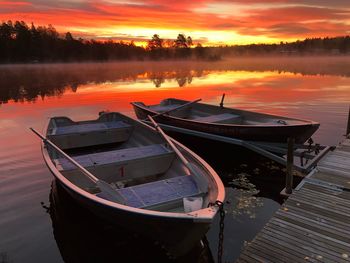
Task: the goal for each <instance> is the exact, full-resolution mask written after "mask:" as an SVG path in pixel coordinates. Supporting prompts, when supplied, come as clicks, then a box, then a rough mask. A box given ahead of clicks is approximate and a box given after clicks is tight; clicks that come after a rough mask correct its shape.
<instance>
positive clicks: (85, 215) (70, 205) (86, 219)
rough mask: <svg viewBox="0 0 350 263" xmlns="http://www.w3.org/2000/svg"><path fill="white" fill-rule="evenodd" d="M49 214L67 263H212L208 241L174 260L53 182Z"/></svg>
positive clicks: (158, 247) (151, 243)
mask: <svg viewBox="0 0 350 263" xmlns="http://www.w3.org/2000/svg"><path fill="white" fill-rule="evenodd" d="M51 187H52V188H51V193H50V207H49V208H48V207H45V205H44V209H45V211H47V212H48V213H49V214H50V217H51V220H52V227H53V233H54V237H55V239H56V242H57V245H58V247H59V250H60V252H61V256H62V258H63V260H64V261H65V262H205V263H211V262H213V259H212V255H211V252H210V249H209V247H208V245H207V243H206V242H201V243H198V244H197V246H196V247H194V248H193V249H192V250H191V251H190V252H189V253H188V254H187V255H185V256H183V257H181V258H177V259H172V258H169V256H168V255H167V254H166V252H165V251H164V250H163V249H162V248H161V246H160V245H157V244H154V243H153V242H150V241H149V240H147V239H145V238H143V237H141V236H139V235H138V234H136V233H131V232H128V231H127V230H125V229H124V228H121V227H117V226H115V225H111V224H110V223H108V222H106V221H105V220H102V219H100V218H98V217H96V216H95V215H94V214H92V213H91V212H90V211H89V210H87V209H85V208H84V207H81V206H80V205H79V204H77V203H76V202H75V200H73V199H72V198H71V197H70V196H69V195H68V194H67V193H66V191H65V190H64V189H63V188H62V186H60V184H59V183H58V182H57V181H53V182H52V186H51Z"/></svg>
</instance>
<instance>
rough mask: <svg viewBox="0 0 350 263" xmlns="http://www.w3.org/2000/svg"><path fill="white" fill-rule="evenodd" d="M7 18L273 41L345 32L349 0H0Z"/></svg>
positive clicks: (71, 27) (105, 35) (138, 33)
mask: <svg viewBox="0 0 350 263" xmlns="http://www.w3.org/2000/svg"><path fill="white" fill-rule="evenodd" d="M7 20H13V21H14V20H23V21H25V22H27V23H31V22H34V24H35V25H48V24H52V25H53V26H54V27H55V28H56V29H57V30H58V31H59V32H61V33H64V32H67V31H70V32H72V33H73V36H75V37H82V38H94V39H110V38H112V39H115V40H128V41H130V40H134V41H135V42H136V43H137V44H142V43H145V41H146V40H147V39H150V38H151V36H152V35H153V34H159V35H160V37H161V38H164V39H174V38H176V36H177V34H179V33H184V34H185V35H187V36H188V35H189V36H191V37H192V38H193V40H194V42H195V43H197V42H201V43H202V44H204V45H222V44H229V45H231V44H249V43H278V42H280V41H294V40H296V39H304V38H307V37H326V36H340V35H348V34H350V0H267V1H259V0H231V1H225V0H208V1H205V0H199V1H195V0H192V1H188V0H178V1H174V0H138V1H128V0H29V1H12V0H10V1H1V0H0V21H7Z"/></svg>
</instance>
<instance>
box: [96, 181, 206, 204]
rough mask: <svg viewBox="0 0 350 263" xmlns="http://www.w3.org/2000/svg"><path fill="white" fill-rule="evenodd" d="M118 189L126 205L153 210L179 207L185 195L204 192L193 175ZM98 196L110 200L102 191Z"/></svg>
mask: <svg viewBox="0 0 350 263" xmlns="http://www.w3.org/2000/svg"><path fill="white" fill-rule="evenodd" d="M116 191H117V192H118V193H119V194H120V195H121V196H122V197H123V198H124V199H125V200H126V205H128V206H132V207H135V208H147V209H153V210H166V209H171V208H174V207H178V206H179V205H181V204H182V202H183V198H184V197H192V196H198V195H201V194H204V193H202V192H201V191H200V190H199V188H198V187H197V185H196V183H195V180H194V179H193V176H191V175H188V176H177V177H173V178H170V179H165V180H161V181H156V182H151V183H146V184H141V185H136V186H131V187H126V188H122V189H117V190H116ZM97 196H99V197H102V198H105V199H107V200H108V197H107V196H106V197H105V196H104V195H103V194H102V193H98V194H97Z"/></svg>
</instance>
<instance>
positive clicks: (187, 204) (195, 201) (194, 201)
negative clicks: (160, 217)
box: [183, 197, 203, 213]
mask: <svg viewBox="0 0 350 263" xmlns="http://www.w3.org/2000/svg"><path fill="white" fill-rule="evenodd" d="M183 203H184V210H185V213H190V212H193V211H197V210H199V209H201V208H202V206H203V198H202V197H184V198H183Z"/></svg>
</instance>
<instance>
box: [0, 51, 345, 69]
mask: <svg viewBox="0 0 350 263" xmlns="http://www.w3.org/2000/svg"><path fill="white" fill-rule="evenodd" d="M257 59H260V60H262V61H261V62H263V61H270V62H272V61H271V60H273V59H281V60H282V61H284V62H286V61H292V60H315V59H316V60H324V59H330V60H344V61H347V60H349V59H350V54H344V55H327V54H326V55H315V54H304V55H256V56H248V55H245V56H229V57H224V58H221V59H219V60H205V59H202V60H200V59H162V60H152V59H148V60H136V59H132V60H106V61H99V60H90V61H52V62H50V61H43V62H12V63H0V66H2V67H4V66H5V67H6V66H35V65H38V66H42V65H62V64H63V65H70V64H72V65H75V64H86V65H88V64H132V63H140V64H167V63H171V64H172V63H175V64H178V63H191V64H201V63H205V64H208V63H214V64H221V63H234V62H238V61H241V62H242V61H247V62H251V61H253V60H257ZM349 61H350V60H349ZM275 62H278V61H275Z"/></svg>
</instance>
